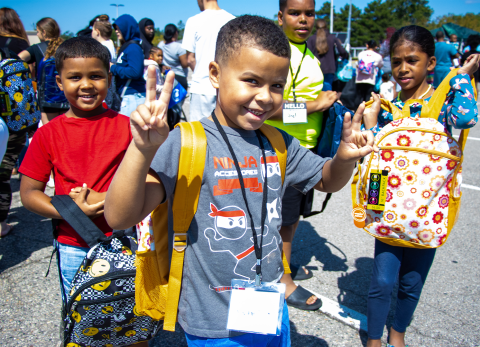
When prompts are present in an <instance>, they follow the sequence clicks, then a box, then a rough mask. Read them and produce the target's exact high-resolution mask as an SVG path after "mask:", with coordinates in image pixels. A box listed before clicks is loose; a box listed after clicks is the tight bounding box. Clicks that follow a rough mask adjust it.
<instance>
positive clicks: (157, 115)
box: [130, 66, 175, 150]
mask: <svg viewBox="0 0 480 347" xmlns="http://www.w3.org/2000/svg"><path fill="white" fill-rule="evenodd" d="M174 78H175V74H174V73H173V72H169V73H168V75H167V78H166V79H165V84H164V86H163V89H162V94H161V95H160V99H158V100H157V94H156V93H157V92H156V90H157V73H156V71H155V67H154V66H149V67H148V74H147V92H146V98H145V103H144V104H143V105H139V106H138V107H137V109H136V110H135V111H133V112H132V114H131V115H130V127H131V130H132V136H133V141H134V142H135V145H136V146H137V148H138V149H149V148H154V149H155V150H156V149H157V148H158V147H159V146H160V145H161V144H162V143H163V142H164V141H165V140H166V139H167V137H168V133H169V131H170V129H169V127H168V123H167V110H168V103H169V102H170V96H171V94H172V89H173V81H174Z"/></svg>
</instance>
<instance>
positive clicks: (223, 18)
mask: <svg viewBox="0 0 480 347" xmlns="http://www.w3.org/2000/svg"><path fill="white" fill-rule="evenodd" d="M234 18H235V16H233V15H231V14H230V13H228V12H227V11H225V10H219V11H217V10H205V11H203V12H200V13H199V14H197V15H195V16H193V17H190V18H189V19H188V20H187V24H186V25H185V33H184V34H183V42H182V47H183V48H184V49H185V50H187V51H189V52H192V53H195V59H196V65H195V71H193V76H192V81H191V85H190V92H191V93H194V94H203V95H216V94H217V93H216V91H215V88H213V87H212V84H211V83H210V79H209V77H208V65H209V64H210V62H212V61H214V59H215V46H216V44H217V36H218V32H219V31H220V28H221V27H222V26H223V25H225V23H227V22H228V21H230V20H232V19H234Z"/></svg>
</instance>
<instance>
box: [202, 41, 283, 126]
mask: <svg viewBox="0 0 480 347" xmlns="http://www.w3.org/2000/svg"><path fill="white" fill-rule="evenodd" d="M288 64H289V59H288V58H284V57H279V56H276V55H274V54H273V53H270V52H267V51H262V50H260V49H258V48H254V47H243V48H241V49H240V51H239V52H238V54H235V55H233V56H232V57H230V58H228V60H227V61H225V62H222V63H220V64H219V63H217V62H211V63H210V81H211V82H212V85H213V87H214V88H216V89H218V97H217V105H216V108H215V114H216V116H217V118H218V120H219V122H220V124H222V125H226V126H229V127H232V128H242V129H245V130H256V129H258V128H260V127H261V126H262V124H263V122H264V121H265V120H267V119H268V118H269V117H271V116H272V115H273V114H274V113H275V111H276V110H277V109H278V108H279V107H280V106H281V105H282V102H283V89H284V87H285V83H286V81H287V74H288Z"/></svg>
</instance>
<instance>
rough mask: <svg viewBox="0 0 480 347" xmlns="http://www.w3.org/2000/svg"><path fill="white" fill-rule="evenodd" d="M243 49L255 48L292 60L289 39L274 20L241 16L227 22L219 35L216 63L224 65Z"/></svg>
mask: <svg viewBox="0 0 480 347" xmlns="http://www.w3.org/2000/svg"><path fill="white" fill-rule="evenodd" d="M242 47H255V48H258V49H260V50H262V51H267V52H270V53H272V54H274V55H276V56H278V57H283V58H289V59H290V44H289V43H288V39H287V37H286V36H285V34H284V33H283V31H282V29H280V28H279V27H278V26H277V25H276V24H275V23H274V22H273V21H272V20H270V19H267V18H264V17H259V16H250V15H245V16H240V17H237V18H235V19H232V20H231V21H229V22H227V24H225V25H224V26H223V27H222V28H221V29H220V32H219V33H218V38H217V46H216V49H215V61H216V62H218V63H224V62H226V61H227V60H228V59H230V58H231V57H232V56H233V55H235V54H237V53H238V52H239V51H240V49H241V48H242Z"/></svg>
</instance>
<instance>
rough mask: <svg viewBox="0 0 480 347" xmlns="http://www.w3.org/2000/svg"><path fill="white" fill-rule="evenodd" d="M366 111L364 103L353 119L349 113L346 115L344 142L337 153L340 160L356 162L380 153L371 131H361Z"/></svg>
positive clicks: (343, 131)
mask: <svg viewBox="0 0 480 347" xmlns="http://www.w3.org/2000/svg"><path fill="white" fill-rule="evenodd" d="M377 98H378V96H377ZM364 111H365V104H364V103H362V104H361V105H360V106H359V107H358V109H357V112H355V115H354V116H353V118H352V116H351V114H350V113H349V112H347V113H346V114H345V117H344V119H343V129H342V141H341V142H340V146H339V147H338V151H337V157H338V159H341V160H343V161H345V162H355V161H357V160H359V159H360V158H363V157H365V156H366V155H368V154H370V153H371V152H372V151H375V152H378V147H377V145H375V142H374V136H373V133H372V132H371V131H370V130H366V131H361V130H360V127H361V125H362V118H363V112H364Z"/></svg>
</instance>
